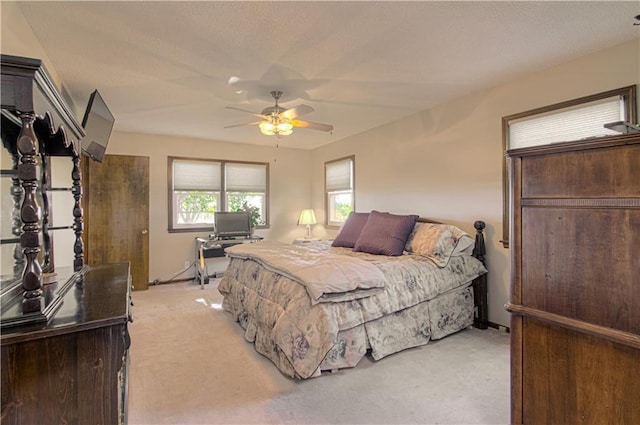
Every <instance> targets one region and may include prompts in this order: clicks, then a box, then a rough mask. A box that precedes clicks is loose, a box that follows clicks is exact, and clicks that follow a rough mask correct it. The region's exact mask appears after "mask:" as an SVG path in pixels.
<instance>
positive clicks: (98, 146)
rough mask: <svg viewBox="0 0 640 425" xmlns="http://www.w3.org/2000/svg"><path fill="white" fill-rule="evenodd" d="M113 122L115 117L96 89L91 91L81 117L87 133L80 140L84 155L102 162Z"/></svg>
mask: <svg viewBox="0 0 640 425" xmlns="http://www.w3.org/2000/svg"><path fill="white" fill-rule="evenodd" d="M114 122H115V118H113V115H112V114H111V111H109V108H108V107H107V104H106V103H105V102H104V99H102V96H100V93H98V90H95V91H94V92H93V93H91V97H90V98H89V104H88V105H87V109H86V111H85V113H84V118H83V119H82V126H83V127H84V131H85V132H86V133H87V135H86V136H85V137H84V138H83V139H82V141H81V145H82V152H83V153H84V154H85V155H87V156H89V157H90V158H91V159H93V160H95V161H98V162H102V158H103V157H104V153H105V151H106V150H107V144H108V143H109V137H110V136H111V130H112V129H113V124H114Z"/></svg>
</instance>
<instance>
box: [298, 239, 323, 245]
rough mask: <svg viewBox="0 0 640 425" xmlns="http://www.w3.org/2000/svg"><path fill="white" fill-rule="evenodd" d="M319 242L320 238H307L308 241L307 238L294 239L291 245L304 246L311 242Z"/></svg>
mask: <svg viewBox="0 0 640 425" xmlns="http://www.w3.org/2000/svg"><path fill="white" fill-rule="evenodd" d="M319 240H320V238H308V239H307V238H295V239H294V241H293V244H294V245H304V244H306V243H309V242H313V241H319Z"/></svg>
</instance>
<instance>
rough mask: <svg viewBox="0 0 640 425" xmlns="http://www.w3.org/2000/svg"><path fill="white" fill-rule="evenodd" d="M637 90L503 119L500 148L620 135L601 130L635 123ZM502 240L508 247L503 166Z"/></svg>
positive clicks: (506, 179)
mask: <svg viewBox="0 0 640 425" xmlns="http://www.w3.org/2000/svg"><path fill="white" fill-rule="evenodd" d="M635 106H636V86H628V87H623V88H620V89H616V90H611V91H607V92H603V93H598V94H595V95H592V96H587V97H582V98H579V99H574V100H570V101H567V102H562V103H558V104H555V105H551V106H546V107H543V108H538V109H534V110H531V111H527V112H522V113H519V114H515V115H509V116H506V117H503V118H502V144H503V148H504V150H505V151H508V150H510V149H518V148H526V147H534V146H542V145H548V144H553V143H560V142H570V141H579V140H583V139H589V138H594V137H603V136H610V135H615V134H619V133H617V132H616V131H613V130H610V129H608V128H606V127H604V124H607V123H612V122H616V121H626V122H629V123H634V124H635V123H636V121H637V120H636V110H635ZM502 174H503V220H502V223H503V228H502V232H503V240H502V244H503V246H504V247H505V248H508V247H509V204H510V195H509V176H508V169H507V160H506V157H505V159H504V162H503V169H502Z"/></svg>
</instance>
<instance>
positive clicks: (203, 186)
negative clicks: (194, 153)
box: [173, 160, 222, 192]
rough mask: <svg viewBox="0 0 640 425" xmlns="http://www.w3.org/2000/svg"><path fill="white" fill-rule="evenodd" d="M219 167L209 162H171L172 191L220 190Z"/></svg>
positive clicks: (217, 163) (215, 163)
mask: <svg viewBox="0 0 640 425" xmlns="http://www.w3.org/2000/svg"><path fill="white" fill-rule="evenodd" d="M220 173H221V165H220V163H219V162H210V161H189V160H174V161H173V190H189V191H191V190H201V191H209V192H217V191H220V190H221V186H222V183H221V180H222V179H221V175H220Z"/></svg>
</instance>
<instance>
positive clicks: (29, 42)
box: [0, 1, 75, 110]
mask: <svg viewBox="0 0 640 425" xmlns="http://www.w3.org/2000/svg"><path fill="white" fill-rule="evenodd" d="M0 23H1V24H2V25H1V28H2V33H1V36H0V52H2V54H3V55H13V56H25V57H28V58H36V59H40V60H41V61H42V62H43V63H44V66H45V67H46V68H47V72H48V73H49V75H50V76H51V78H52V80H53V82H54V84H56V86H57V87H58V90H59V91H60V94H61V95H62V96H63V97H64V98H65V100H66V101H67V102H68V103H69V106H71V108H72V110H75V105H74V104H73V103H72V102H71V101H70V99H69V96H66V92H65V88H64V86H63V84H62V82H61V79H60V77H59V76H58V73H57V72H56V69H55V68H54V67H53V66H52V64H51V59H50V58H49V56H48V55H47V52H45V51H44V49H43V48H42V45H41V44H40V42H39V41H38V39H37V38H36V36H35V34H34V33H33V32H32V31H31V26H30V24H29V23H28V22H27V21H26V19H25V18H24V15H23V14H22V12H21V11H20V8H18V4H17V2H14V1H0Z"/></svg>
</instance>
